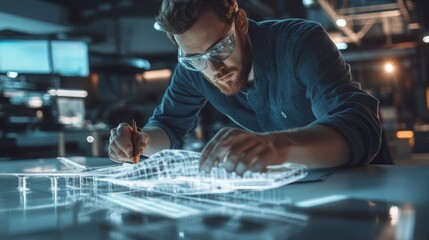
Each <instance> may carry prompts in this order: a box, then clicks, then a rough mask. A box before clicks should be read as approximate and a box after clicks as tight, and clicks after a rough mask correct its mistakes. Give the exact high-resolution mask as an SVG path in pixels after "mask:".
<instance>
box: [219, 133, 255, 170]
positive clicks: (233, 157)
mask: <svg viewBox="0 0 429 240" xmlns="http://www.w3.org/2000/svg"><path fill="white" fill-rule="evenodd" d="M240 137H241V139H239V140H238V141H234V144H233V145H232V146H230V150H229V154H228V155H227V157H226V159H225V163H224V165H223V167H224V168H225V170H226V171H227V172H233V171H234V170H235V169H236V167H237V164H238V162H239V161H240V159H241V158H242V157H243V155H244V153H245V152H246V151H248V150H249V149H252V148H254V147H255V146H256V144H257V142H255V141H252V139H251V135H242V136H240ZM240 137H239V138H240Z"/></svg>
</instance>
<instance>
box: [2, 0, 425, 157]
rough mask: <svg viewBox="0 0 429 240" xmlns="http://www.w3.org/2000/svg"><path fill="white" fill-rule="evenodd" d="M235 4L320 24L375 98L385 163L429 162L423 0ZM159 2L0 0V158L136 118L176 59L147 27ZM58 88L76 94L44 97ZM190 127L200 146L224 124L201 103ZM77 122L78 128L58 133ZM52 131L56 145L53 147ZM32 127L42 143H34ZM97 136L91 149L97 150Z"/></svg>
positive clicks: (145, 111) (192, 145)
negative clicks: (198, 115)
mask: <svg viewBox="0 0 429 240" xmlns="http://www.w3.org/2000/svg"><path fill="white" fill-rule="evenodd" d="M238 3H239V5H240V6H241V7H243V8H244V10H245V11H246V13H247V14H248V16H249V17H250V18H252V19H255V20H258V21H259V20H268V19H286V18H305V19H309V20H312V21H315V22H318V23H320V24H322V25H323V27H324V28H325V29H326V31H327V32H328V34H329V36H330V37H331V39H332V40H333V41H334V42H335V44H336V45H337V47H338V49H340V51H341V52H342V54H343V57H344V59H345V61H346V62H347V63H349V64H350V65H351V69H352V75H353V78H354V80H355V81H357V82H359V83H360V84H361V86H362V88H363V89H364V90H365V91H367V92H369V93H370V94H372V95H374V96H376V97H377V98H378V99H379V100H380V102H381V105H380V115H381V118H382V120H383V129H384V135H385V136H384V137H385V139H386V141H385V145H386V146H387V147H386V149H387V151H386V152H385V153H386V154H390V153H391V154H392V158H393V159H394V160H395V162H404V161H405V159H408V160H406V161H411V160H409V159H414V158H418V159H428V162H429V157H425V156H426V155H425V154H427V153H429V141H428V140H427V139H429V138H428V137H427V136H428V135H429V77H428V71H427V69H429V61H428V56H429V45H428V44H429V40H428V39H429V17H428V14H427V13H428V12H429V3H428V1H425V0H266V1H261V0H251V1H248V0H238ZM160 5H161V1H160V0H147V1H140V0H88V1H72V0H22V1H1V2H0V123H1V126H0V134H1V135H0V155H1V157H4V158H23V157H25V156H26V154H23V153H25V152H32V153H33V154H39V155H40V156H57V155H58V152H61V153H62V154H82V155H91V154H93V153H94V151H92V150H88V149H94V148H93V147H92V146H93V142H88V141H87V139H88V137H93V136H92V135H91V134H88V133H91V132H94V131H96V132H98V133H101V135H103V136H104V135H108V131H109V129H110V128H111V127H114V126H116V125H117V124H118V123H120V122H130V121H131V120H132V119H133V118H134V119H136V120H137V121H138V122H139V123H142V124H143V123H144V122H145V121H146V120H147V119H148V118H149V117H150V115H151V113H152V111H153V109H154V108H155V107H156V105H157V104H159V103H160V101H161V97H162V94H163V92H164V91H165V89H166V87H167V86H168V84H169V82H170V78H171V75H172V71H173V70H174V67H175V65H176V64H177V59H176V57H177V48H176V46H174V45H173V44H172V43H171V42H170V41H169V39H168V38H167V37H166V36H165V34H164V33H163V32H162V31H160V30H159V28H157V25H156V23H155V19H154V16H155V15H156V14H157V12H158V10H159V7H160ZM29 9H31V11H29ZM59 90H65V91H76V92H82V93H85V94H86V96H85V97H76V96H58V95H55V94H52V93H53V91H59ZM199 123H200V126H198V127H197V129H196V131H195V132H194V133H192V134H191V135H190V136H188V138H187V139H186V146H185V148H187V149H192V150H199V149H201V147H203V146H204V144H205V143H206V142H207V140H208V139H210V138H211V137H212V136H213V135H214V134H215V133H216V132H217V130H219V129H220V128H222V127H225V126H234V124H233V123H232V122H231V121H230V120H229V119H227V118H226V117H224V116H222V115H221V114H220V113H218V112H217V111H216V110H215V109H214V108H213V107H211V106H210V105H209V104H208V105H207V107H206V108H205V109H204V110H203V111H202V116H201V118H200V120H199ZM76 129H78V130H79V131H80V132H82V134H80V136H74V137H70V138H67V133H68V134H69V135H70V132H71V131H75V130H76ZM79 131H78V132H79ZM75 132H76V131H75ZM65 133H66V134H65ZM403 133H409V134H405V135H403ZM52 134H53V135H52ZM61 134H65V135H64V149H61V147H59V146H58V141H57V140H58V136H61ZM42 135H43V136H45V137H46V139H48V140H40V139H45V138H43V137H40V136H42ZM51 135H52V136H54V137H50V136H51ZM103 138H104V140H103V141H104V142H101V143H100V144H99V145H98V146H99V148H100V149H99V150H98V151H96V153H97V154H101V155H103V154H104V156H106V152H105V150H106V148H107V139H106V137H103ZM22 139H25V140H26V141H22ZM36 139H38V140H36ZM67 139H74V140H73V141H74V142H73V141H71V140H70V142H67V141H68V140H67ZM89 139H91V138H89ZM34 142H37V144H36V145H35V146H37V147H34V148H33V147H31V146H33V145H34ZM24 143H25V144H27V145H25V144H24ZM29 143H32V144H29ZM23 144H24V145H23ZM41 149H44V150H41ZM67 149H69V150H70V151H66V150H67ZM417 153H418V154H419V155H418V157H417V155H416V154H417ZM422 156H423V157H422ZM418 161H420V160H418Z"/></svg>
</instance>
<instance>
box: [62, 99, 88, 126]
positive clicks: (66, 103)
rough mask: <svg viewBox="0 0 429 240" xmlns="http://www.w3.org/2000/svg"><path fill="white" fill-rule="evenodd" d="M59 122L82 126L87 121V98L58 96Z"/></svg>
mask: <svg viewBox="0 0 429 240" xmlns="http://www.w3.org/2000/svg"><path fill="white" fill-rule="evenodd" d="M57 110H58V122H59V123H60V124H63V125H66V126H70V127H76V128H80V127H82V126H83V125H84V123H85V99H84V98H72V97H57Z"/></svg>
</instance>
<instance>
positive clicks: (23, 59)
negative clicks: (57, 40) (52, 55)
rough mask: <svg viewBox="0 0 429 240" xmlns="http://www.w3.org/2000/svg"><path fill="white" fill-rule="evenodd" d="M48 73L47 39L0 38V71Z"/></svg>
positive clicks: (49, 70) (49, 69) (49, 67)
mask: <svg viewBox="0 0 429 240" xmlns="http://www.w3.org/2000/svg"><path fill="white" fill-rule="evenodd" d="M9 71H13V72H18V73H24V74H25V73H29V74H49V73H51V65H50V61H49V41H48V40H39V39H31V40H30V39H22V40H21V39H0V73H6V72H9Z"/></svg>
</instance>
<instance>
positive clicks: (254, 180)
mask: <svg viewBox="0 0 429 240" xmlns="http://www.w3.org/2000/svg"><path fill="white" fill-rule="evenodd" d="M199 158H200V154H199V153H196V152H190V151H183V150H164V151H161V152H159V153H157V154H154V155H152V156H151V157H150V158H148V159H145V160H142V161H141V162H139V163H138V164H123V165H108V166H102V167H88V166H87V164H79V163H77V162H78V161H76V159H74V160H71V159H68V158H57V160H58V161H56V160H55V159H51V162H47V161H44V164H45V166H42V167H41V166H40V165H37V163H34V166H35V167H32V168H29V167H26V168H25V169H24V170H22V171H19V168H18V167H17V168H14V170H13V171H14V172H13V171H9V172H7V173H0V179H4V181H3V184H5V185H4V186H6V184H7V186H8V189H6V190H4V191H3V198H4V199H8V201H3V202H1V201H0V217H2V218H5V217H8V219H10V221H7V222H3V225H2V224H0V238H1V239H3V238H4V239H11V238H13V237H15V236H17V235H19V236H23V235H22V231H24V232H26V234H28V235H25V236H32V234H36V233H40V229H43V230H44V231H47V232H49V231H53V232H55V231H57V230H58V229H76V231H73V232H76V233H79V232H81V230H79V229H81V228H85V231H91V232H92V234H94V235H103V236H104V235H105V234H108V235H109V236H118V238H114V239H132V238H127V237H128V236H134V237H135V236H137V238H144V239H152V238H153V236H156V239H203V238H204V239H225V237H226V238H233V239H238V238H240V237H241V238H243V237H245V238H246V239H284V237H285V236H289V235H293V234H295V233H296V232H297V231H299V230H300V229H302V228H303V227H304V226H305V225H306V223H307V221H308V217H307V216H305V215H302V214H297V213H292V212H289V211H288V207H287V206H288V205H289V204H290V199H289V197H288V193H287V189H285V188H281V186H283V185H285V184H288V183H291V182H293V181H297V180H299V179H301V178H303V177H304V176H305V175H306V169H305V167H304V166H301V165H296V164H284V165H279V166H272V167H269V169H268V171H267V172H265V173H252V172H246V173H245V174H244V175H243V176H239V175H236V174H234V173H228V172H226V171H225V170H224V169H223V168H222V167H221V166H218V167H215V168H214V169H212V171H211V172H210V173H201V172H199V170H198V163H199ZM72 159H73V158H72ZM106 160H107V159H106ZM52 163H55V167H54V166H53V165H52ZM48 164H49V165H48ZM42 165H43V164H42ZM46 165H48V166H46ZM25 166H28V165H25ZM36 166H37V167H36ZM29 169H33V170H29ZM16 177H17V179H18V187H15V186H13V185H14V184H16ZM39 218H40V219H49V220H48V221H33V220H34V219H39ZM88 223H91V226H93V227H91V228H89V229H88V228H87V227H86V226H87V224H88ZM143 223H144V224H143ZM94 224H98V226H102V227H95V226H94ZM29 226H31V227H29Z"/></svg>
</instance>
